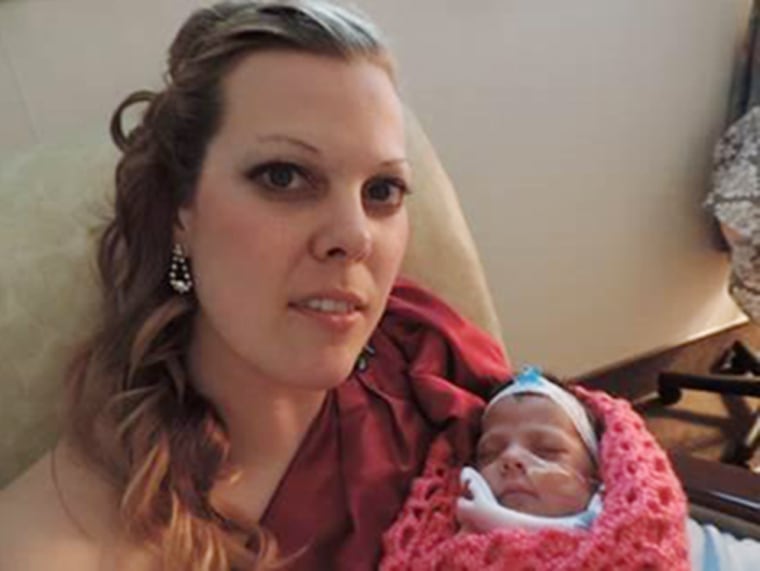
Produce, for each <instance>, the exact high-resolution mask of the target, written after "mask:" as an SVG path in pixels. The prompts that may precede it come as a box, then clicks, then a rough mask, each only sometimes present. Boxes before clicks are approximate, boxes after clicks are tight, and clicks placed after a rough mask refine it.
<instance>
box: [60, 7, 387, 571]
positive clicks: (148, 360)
mask: <svg viewBox="0 0 760 571" xmlns="http://www.w3.org/2000/svg"><path fill="white" fill-rule="evenodd" d="M264 49H270V50H271V49H285V50H297V51H304V52H309V53H314V54H319V55H325V56H328V57H338V58H343V59H350V58H357V57H359V58H369V59H372V60H373V61H376V62H377V63H378V64H379V65H382V66H383V67H384V68H385V69H386V70H387V71H388V73H389V74H390V75H392V63H391V61H390V58H389V56H388V54H387V51H386V50H385V48H384V46H383V42H382V41H381V40H380V39H379V36H378V33H377V32H376V30H375V29H374V28H373V27H372V26H371V24H369V23H368V22H366V21H365V20H364V19H362V18H361V17H359V16H357V15H355V14H353V13H351V12H348V11H346V10H344V9H342V8H339V7H337V6H333V5H331V4H327V3H323V2H315V1H307V0H292V1H284V0H280V1H263V2H260V1H248V2H222V3H220V4H217V5H215V6H213V7H210V8H205V9H201V10H198V11H197V12H195V13H194V14H192V15H191V16H190V18H189V19H188V20H187V21H186V22H185V24H184V25H183V26H182V28H181V29H180V31H179V32H178V34H177V36H176V38H175V39H174V42H173V43H172V45H171V48H170V51H169V62H168V71H167V73H166V76H165V85H164V88H163V89H162V90H160V91H157V92H150V91H138V92H135V93H133V94H132V95H130V96H129V97H127V98H126V99H125V100H124V101H123V102H122V103H121V104H120V105H119V106H118V108H117V109H116V111H115V113H114V115H113V119H112V122H111V134H112V137H113V139H114V141H115V143H116V145H117V146H118V147H119V148H120V149H121V151H122V152H123V155H122V157H121V159H120V161H119V163H118V166H117V168H116V180H115V183H116V195H115V204H114V207H115V210H114V216H113V218H112V220H111V221H110V222H109V223H108V225H107V227H106V228H105V230H104V232H103V234H102V237H101V239H100V242H99V245H98V266H99V271H100V277H101V280H102V287H103V308H102V314H101V320H100V323H99V326H98V329H97V331H96V332H95V334H94V335H93V337H92V339H91V340H90V342H89V343H88V345H87V347H86V348H85V350H84V351H83V352H82V353H81V355H80V356H79V357H78V358H77V359H75V360H74V362H73V365H72V367H71V370H70V373H69V375H68V388H69V396H70V406H69V420H70V423H69V424H70V434H71V438H72V440H73V442H74V443H75V444H76V445H77V446H78V448H79V449H80V450H81V451H82V453H83V454H85V456H86V457H87V458H88V459H89V460H90V461H91V462H92V463H93V464H94V465H95V466H96V467H97V468H98V469H99V470H100V471H101V472H103V473H104V474H105V476H106V477H107V478H108V479H109V480H110V481H112V482H113V484H114V485H115V487H116V488H117V489H118V490H120V493H121V504H120V510H121V514H120V515H121V520H122V522H123V524H124V528H125V532H126V533H127V535H128V536H129V538H130V539H131V540H133V541H136V542H138V543H140V544H142V545H147V546H150V547H152V548H153V550H154V551H155V552H156V553H157V554H159V557H160V560H161V561H162V562H163V567H164V568H167V569H189V570H203V571H217V570H222V569H230V568H246V569H251V568H255V569H263V568H267V567H270V566H271V565H272V564H273V562H274V561H275V560H276V559H277V557H278V556H277V553H276V542H275V541H274V539H273V538H272V537H271V536H270V535H269V534H268V533H266V531H265V530H263V529H262V528H261V527H259V526H258V525H256V524H255V523H252V522H243V521H240V519H236V518H234V517H231V515H230V514H223V513H221V511H220V510H219V509H217V508H216V507H215V506H213V505H212V503H211V501H210V499H209V495H210V491H211V489H212V487H213V486H214V484H215V483H217V482H219V481H220V480H222V479H224V478H229V477H232V475H233V474H232V470H231V469H230V468H229V466H228V463H227V458H228V453H229V439H228V435H227V432H226V429H225V426H224V423H223V420H222V419H221V418H220V416H219V415H218V414H217V412H216V411H215V409H214V407H213V405H212V403H210V402H208V401H207V400H206V399H204V398H203V397H202V396H201V395H200V394H199V393H198V392H196V391H195V390H194V389H193V386H192V384H191V383H190V382H189V378H188V372H187V369H186V364H185V357H186V354H185V353H186V349H187V346H188V342H189V336H190V330H191V325H192V321H193V318H194V315H195V312H196V306H197V302H196V300H195V299H194V297H193V295H192V294H190V295H185V296H180V295H178V294H176V293H175V292H174V291H173V290H172V289H171V287H170V286H169V284H168V280H167V271H168V268H169V264H170V257H171V248H172V235H173V228H174V226H175V223H176V221H177V211H178V208H179V207H180V206H181V205H183V204H185V203H186V202H187V201H188V200H190V199H191V198H192V194H193V192H194V189H195V186H196V182H197V179H198V176H199V171H200V169H201V165H202V164H203V160H204V155H205V150H206V146H207V145H208V142H209V140H210V139H211V138H212V137H213V135H214V134H215V132H216V130H217V128H218V126H219V124H220V121H221V116H222V113H223V106H222V93H221V84H222V80H223V78H224V77H225V75H226V74H228V73H229V72H230V70H231V69H232V67H233V66H234V65H235V64H236V63H237V62H239V61H240V60H241V58H243V57H244V56H246V55H248V54H250V53H252V52H255V51H257V50H264ZM136 103H143V104H146V105H147V107H146V109H145V111H144V113H143V115H142V117H141V119H140V121H139V123H138V124H137V126H136V127H134V128H133V129H132V130H130V131H129V132H127V133H125V131H124V129H123V127H122V118H123V115H124V111H125V110H126V109H127V108H129V107H131V106H132V105H133V104H136Z"/></svg>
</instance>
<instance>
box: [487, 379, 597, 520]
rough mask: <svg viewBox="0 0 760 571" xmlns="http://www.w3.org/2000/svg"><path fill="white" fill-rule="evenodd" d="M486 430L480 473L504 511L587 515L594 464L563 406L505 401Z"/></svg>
mask: <svg viewBox="0 0 760 571" xmlns="http://www.w3.org/2000/svg"><path fill="white" fill-rule="evenodd" d="M482 429H483V433H482V435H481V437H480V441H479V442H478V451H477V454H478V457H477V468H478V470H479V471H480V473H481V474H482V476H483V478H484V479H485V480H486V482H488V485H489V486H490V487H491V490H492V491H493V493H494V495H495V496H496V498H497V499H498V500H499V502H500V503H501V504H502V505H504V506H507V507H509V508H512V509H516V510H519V511H521V512H525V513H530V514H535V515H545V516H563V515H571V514H574V513H577V512H580V511H582V510H583V509H585V507H586V505H587V504H588V501H589V499H590V498H591V495H592V494H593V491H594V485H593V478H594V471H595V470H594V464H593V461H592V459H591V456H590V454H589V452H588V450H586V447H585V446H584V444H583V441H582V440H581V437H580V435H579V434H578V432H577V430H576V429H575V426H574V425H573V422H572V421H571V420H570V418H569V417H568V416H567V415H566V414H565V412H564V411H563V410H562V408H560V406H559V405H557V404H556V403H555V402H553V401H552V400H550V399H549V398H547V397H545V396H541V395H531V394H525V395H520V396H518V397H516V398H515V397H507V398H502V399H501V400H499V401H497V402H496V403H495V404H494V405H493V406H492V407H491V408H490V409H489V410H488V412H487V413H486V415H485V416H484V417H483V424H482Z"/></svg>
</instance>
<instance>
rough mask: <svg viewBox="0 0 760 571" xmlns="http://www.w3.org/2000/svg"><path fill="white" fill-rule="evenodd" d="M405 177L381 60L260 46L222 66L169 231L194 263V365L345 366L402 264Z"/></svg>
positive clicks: (287, 373)
mask: <svg viewBox="0 0 760 571" xmlns="http://www.w3.org/2000/svg"><path fill="white" fill-rule="evenodd" d="M409 177H410V173H409V167H408V163H407V162H406V159H405V145H404V126H403V117H402V109H401V105H400V102H399V99H398V97H397V94H396V91H395V87H394V85H393V83H392V80H391V79H390V77H389V76H388V74H387V73H386V71H385V70H384V69H383V68H382V67H380V66H378V65H377V64H375V63H372V62H370V61H366V60H362V59H356V60H353V61H343V60H340V59H337V58H330V57H324V56H315V55H310V54H301V53H296V52H287V51H268V52H262V53H257V54H253V55H250V56H247V57H246V58H245V59H243V60H242V61H241V62H240V63H239V64H238V65H237V66H236V67H235V68H233V70H232V71H231V72H230V73H229V75H228V76H227V77H226V78H225V80H224V82H223V116H222V121H221V125H220V127H219V129H218V131H217V133H216V134H215V135H214V137H213V138H212V139H211V140H210V142H209V145H208V147H207V150H206V155H205V159H204V162H203V165H202V169H201V173H200V177H199V181H198V185H197V188H196V192H195V195H194V197H193V199H192V201H191V202H190V203H189V204H188V205H187V206H186V207H184V208H182V209H181V210H180V216H179V219H180V227H179V228H178V230H177V232H176V236H175V237H176V239H177V241H179V242H180V243H181V244H182V245H183V246H185V248H186V250H187V252H188V255H189V257H190V258H191V263H192V268H193V279H194V284H195V292H196V295H197V297H198V302H199V312H198V316H197V320H196V324H195V329H194V337H193V341H192V344H191V362H193V364H194V365H196V369H197V368H199V369H200V374H201V376H203V375H204V374H208V375H209V376H219V375H223V376H225V377H230V376H237V377H238V378H245V379H250V380H251V381H263V382H267V383H269V382H274V383H280V384H284V385H285V386H291V387H302V388H319V389H321V388H327V387H331V386H334V385H336V384H337V383H340V382H341V381H342V380H344V379H345V378H346V377H347V376H348V375H349V373H350V371H351V369H352V367H353V365H354V362H355V360H356V358H357V356H358V354H359V353H360V350H361V349H362V347H363V345H364V344H365V343H366V341H367V339H368V338H369V336H370V334H371V332H372V331H373V329H374V328H375V326H376V324H377V322H378V320H379V319H380V316H381V314H382V312H383V310H384V308H385V304H386V300H387V297H388V294H389V292H390V289H391V286H392V284H393V281H394V278H395V277H396V275H397V273H398V270H399V267H400V265H401V260H402V257H403V255H404V251H405V248H406V243H407V237H408V220H407V212H406V208H405V206H404V194H405V192H406V189H407V187H408V184H409Z"/></svg>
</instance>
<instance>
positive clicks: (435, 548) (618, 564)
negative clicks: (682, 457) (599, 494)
mask: <svg viewBox="0 0 760 571" xmlns="http://www.w3.org/2000/svg"><path fill="white" fill-rule="evenodd" d="M573 392H574V393H575V394H576V396H578V397H579V398H580V399H582V400H583V401H584V402H585V403H586V404H587V405H588V406H589V407H590V409H591V410H592V412H594V413H595V414H596V415H597V416H598V417H599V418H600V419H602V422H603V424H604V427H605V429H604V434H603V436H602V440H601V447H600V453H601V456H600V459H601V460H600V462H601V467H600V472H601V473H600V477H601V479H602V481H603V483H604V486H605V490H606V492H605V494H604V509H603V510H602V513H601V514H600V515H599V517H598V518H597V519H596V521H595V522H594V524H593V525H592V527H591V529H589V530H578V529H572V530H565V529H548V528H547V529H540V530H532V531H530V530H526V529H520V528H512V529H499V530H495V531H491V532H489V533H465V532H460V531H459V525H458V523H457V521H456V500H457V498H458V497H459V495H460V493H461V491H462V488H461V485H460V484H459V472H460V470H461V466H455V465H453V463H452V461H451V458H452V453H451V447H450V446H449V444H448V443H447V442H446V441H445V440H444V439H438V440H436V441H435V442H434V443H433V445H432V446H431V448H430V452H429V454H428V459H427V462H426V465H425V470H424V472H423V474H422V476H420V477H419V478H417V479H416V480H415V481H414V482H413V484H412V489H411V492H410V495H409V498H408V499H407V501H406V503H405V505H404V508H403V509H402V511H401V513H400V514H399V517H398V519H397V520H396V522H395V523H394V524H393V526H391V528H390V529H389V530H388V531H387V532H386V533H385V534H384V536H383V548H384V556H383V560H382V561H381V563H380V567H379V569H380V570H381V571H465V570H467V571H470V570H476V569H477V570H483V571H505V570H514V571H544V570H553V571H557V570H566V571H594V570H596V571H606V570H609V571H613V570H615V571H621V570H622V571H626V570H630V571H634V570H635V571H643V570H651V571H688V570H689V555H688V546H687V537H686V517H687V503H686V498H685V495H684V493H683V489H682V488H681V485H680V483H679V481H678V479H677V478H676V476H675V474H674V472H673V469H672V466H671V464H670V461H669V460H668V458H667V456H666V454H665V452H664V451H663V450H662V449H661V448H660V447H659V445H658V444H657V443H656V441H655V440H654V437H653V436H652V435H651V434H650V433H649V432H648V431H647V430H646V428H645V427H644V423H643V421H642V420H641V418H640V417H639V416H638V415H637V414H636V413H635V412H634V411H633V410H632V409H631V406H630V405H629V403H628V402H626V401H624V400H621V399H615V398H612V397H610V396H609V395H607V394H605V393H602V392H598V391H589V390H585V389H582V388H574V389H573Z"/></svg>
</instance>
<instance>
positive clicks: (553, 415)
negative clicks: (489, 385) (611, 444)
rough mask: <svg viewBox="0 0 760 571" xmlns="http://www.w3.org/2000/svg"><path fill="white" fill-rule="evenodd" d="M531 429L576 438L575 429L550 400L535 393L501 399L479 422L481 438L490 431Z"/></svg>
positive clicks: (491, 406)
mask: <svg viewBox="0 0 760 571" xmlns="http://www.w3.org/2000/svg"><path fill="white" fill-rule="evenodd" d="M526 425H529V426H532V427H534V428H535V429H540V428H541V427H545V428H546V429H547V430H549V429H552V430H557V429H559V430H562V431H567V432H569V433H571V434H573V435H574V436H575V435H576V429H575V425H574V424H573V421H572V420H571V419H570V417H569V416H568V415H567V413H566V412H565V410H564V409H563V408H562V407H561V406H560V405H559V404H558V403H556V402H554V400H553V399H551V398H549V397H548V396H546V395H543V394H538V393H519V394H515V395H509V396H504V397H501V398H500V399H499V400H498V401H497V402H494V403H493V404H491V405H490V406H489V407H488V408H487V410H486V411H485V413H484V415H483V418H482V419H481V428H482V431H483V434H485V433H486V432H488V431H489V430H491V429H495V428H499V427H505V428H517V427H520V426H526Z"/></svg>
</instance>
